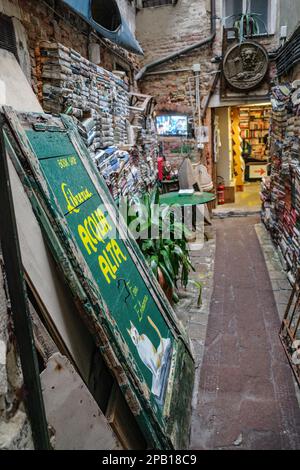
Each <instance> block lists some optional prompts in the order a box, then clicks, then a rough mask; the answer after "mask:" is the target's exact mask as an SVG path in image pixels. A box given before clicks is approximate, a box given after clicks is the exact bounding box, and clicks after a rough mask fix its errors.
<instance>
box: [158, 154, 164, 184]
mask: <svg viewBox="0 0 300 470" xmlns="http://www.w3.org/2000/svg"><path fill="white" fill-rule="evenodd" d="M164 165H165V160H164V158H163V157H158V159H157V166H158V179H159V181H162V180H163V179H164Z"/></svg>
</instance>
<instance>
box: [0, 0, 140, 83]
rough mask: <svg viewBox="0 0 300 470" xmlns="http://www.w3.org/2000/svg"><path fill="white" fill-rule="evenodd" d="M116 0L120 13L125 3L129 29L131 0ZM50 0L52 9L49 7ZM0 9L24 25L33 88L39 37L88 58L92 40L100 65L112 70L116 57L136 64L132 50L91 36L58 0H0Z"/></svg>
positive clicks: (133, 66) (131, 64) (73, 14)
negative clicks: (96, 49) (98, 46)
mask: <svg viewBox="0 0 300 470" xmlns="http://www.w3.org/2000/svg"><path fill="white" fill-rule="evenodd" d="M119 2H120V7H121V8H122V11H123V13H124V14H125V13H126V7H127V8H128V9H129V10H128V20H130V24H131V27H132V29H133V27H134V22H133V13H134V10H132V6H131V4H130V3H129V2H128V0H119ZM54 4H55V12H53V10H52V9H51V7H52V6H54ZM47 5H48V6H47ZM0 13H4V14H6V15H8V16H12V17H14V18H16V19H17V20H19V21H20V22H21V24H22V25H23V26H24V28H25V32H26V36H27V38H26V39H27V46H28V49H29V54H30V61H31V71H32V84H33V88H34V90H35V91H36V92H37V88H36V57H35V48H36V46H37V44H38V43H39V41H40V40H48V41H56V42H60V43H61V44H63V45H64V46H66V47H72V48H73V49H75V50H76V51H77V52H79V53H80V54H81V55H82V56H83V57H86V58H89V44H90V42H93V43H94V42H96V43H99V44H100V55H101V64H100V65H101V66H102V67H103V68H106V69H108V70H113V69H114V68H115V62H116V60H124V61H125V62H126V63H127V64H129V66H130V67H132V68H133V69H134V68H136V67H137V59H136V57H135V56H134V55H133V54H130V53H128V52H127V51H125V50H124V49H122V48H119V47H117V46H115V45H113V44H111V43H108V41H106V40H102V41H98V40H97V39H95V37H94V36H92V37H89V32H90V28H89V26H88V25H87V24H86V23H85V22H84V21H83V20H82V19H81V18H80V17H78V15H76V14H75V13H73V12H72V11H71V10H70V9H69V8H67V7H66V6H64V5H63V4H62V3H60V2H54V1H52V0H0ZM125 16H126V15H125ZM106 44H107V45H106Z"/></svg>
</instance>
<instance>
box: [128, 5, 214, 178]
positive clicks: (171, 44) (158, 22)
mask: <svg viewBox="0 0 300 470" xmlns="http://www.w3.org/2000/svg"><path fill="white" fill-rule="evenodd" d="M210 34H211V21H210V1H206V0H202V1H199V0H180V1H179V2H178V3H177V5H176V6H171V5H170V6H164V7H157V8H146V9H143V10H140V11H139V12H138V14H137V39H138V41H139V42H140V43H141V45H142V47H143V49H144V52H145V58H144V60H143V64H147V63H149V62H152V61H154V60H156V59H159V58H162V57H165V56H167V55H169V54H171V53H173V52H175V51H178V50H180V49H183V48H185V47H187V46H189V45H192V44H194V43H196V42H199V41H201V40H202V39H204V38H207V37H208V36H209V35H210ZM220 47H221V41H220V39H219V38H217V39H216V41H215V42H214V44H211V45H208V46H205V47H202V48H199V49H196V50H195V51H193V52H191V53H188V54H185V55H182V56H180V57H178V58H177V59H176V60H174V61H169V62H167V63H165V64H164V65H162V66H159V67H157V68H156V69H153V70H151V71H150V72H156V71H167V70H175V71H174V72H173V73H166V74H160V73H158V74H150V75H145V76H144V77H143V79H142V81H141V82H139V86H140V88H141V90H142V92H143V93H146V94H151V95H153V96H154V97H155V98H156V100H157V107H156V110H157V111H158V112H163V111H166V112H183V113H187V114H190V115H192V114H193V108H192V105H191V97H192V99H193V100H194V97H195V80H194V73H193V72H192V66H193V64H195V63H200V65H201V83H200V88H201V96H202V99H203V100H204V98H205V96H206V95H207V93H208V90H209V87H210V85H211V83H212V80H213V78H214V76H215V75H214V73H215V72H216V70H217V66H216V65H215V64H213V63H212V62H211V59H212V57H213V56H214V55H217V54H218V52H219V49H220ZM181 69H187V70H183V71H182V70H181ZM190 91H191V94H190ZM204 125H208V126H209V127H210V125H211V122H210V114H209V113H208V115H207V118H206V120H205V122H204ZM163 140H164V147H165V153H166V156H167V157H168V158H169V159H170V160H171V161H172V163H173V164H174V166H177V167H178V165H180V163H181V161H182V158H181V159H180V154H178V153H176V152H175V153H174V152H172V148H174V147H175V148H176V147H178V145H179V146H180V145H181V143H180V139H170V138H168V139H163ZM192 144H193V146H194V147H195V141H193V142H192ZM196 153H197V151H196ZM210 157H211V145H210V144H209V145H206V146H205V150H204V154H203V161H204V162H205V163H206V164H207V166H208V167H209V169H211V158H210Z"/></svg>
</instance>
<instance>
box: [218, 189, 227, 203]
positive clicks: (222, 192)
mask: <svg viewBox="0 0 300 470" xmlns="http://www.w3.org/2000/svg"><path fill="white" fill-rule="evenodd" d="M218 204H219V205H220V206H223V205H224V204H225V186H224V185H223V184H219V185H218Z"/></svg>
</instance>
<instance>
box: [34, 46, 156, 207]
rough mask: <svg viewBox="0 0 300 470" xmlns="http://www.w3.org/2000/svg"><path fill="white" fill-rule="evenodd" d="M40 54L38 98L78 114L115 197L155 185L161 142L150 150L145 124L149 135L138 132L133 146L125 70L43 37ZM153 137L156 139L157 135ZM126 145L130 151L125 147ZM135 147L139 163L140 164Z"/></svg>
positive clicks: (48, 108)
mask: <svg viewBox="0 0 300 470" xmlns="http://www.w3.org/2000/svg"><path fill="white" fill-rule="evenodd" d="M36 57H37V77H38V90H39V99H40V101H41V103H42V106H43V109H44V111H45V112H46V113H51V114H61V113H67V114H68V115H70V116H72V117H73V118H74V120H75V122H76V124H77V127H78V130H79V133H80V135H81V137H82V139H83V141H84V143H85V144H86V146H87V147H88V149H89V152H90V155H91V157H92V159H93V161H94V162H95V163H96V165H97V167H98V169H99V171H100V173H101V174H102V176H103V177H104V178H105V180H106V182H107V185H108V187H109V189H110V191H111V193H112V195H113V197H114V198H115V199H117V198H119V197H120V196H121V195H127V194H132V195H133V194H136V193H138V192H140V191H141V190H142V188H144V187H147V189H149V187H150V186H151V185H152V186H153V184H154V182H155V181H156V177H157V169H156V168H155V162H156V155H157V148H156V151H152V149H151V148H148V147H147V145H148V140H147V141H146V143H145V142H144V140H143V138H144V137H145V138H148V136H147V132H148V131H147V130H144V129H141V132H142V131H144V133H145V135H142V136H141V137H140V139H139V142H138V146H137V149H134V151H132V152H131V151H130V146H129V139H128V126H129V115H130V113H129V105H130V95H129V88H128V84H127V83H126V81H125V80H126V77H125V74H124V72H118V71H116V72H114V73H112V72H109V71H107V70H105V69H103V68H102V67H99V66H97V65H96V64H94V63H92V62H90V61H88V60H87V59H85V58H84V57H82V56H81V55H80V54H79V53H78V52H76V51H74V50H73V49H70V48H67V47H65V46H63V45H62V44H59V43H52V42H48V41H43V42H41V43H40V45H39V47H38V48H37V49H36ZM136 137H137V136H136ZM151 139H152V140H151V143H152V144H153V145H156V144H157V142H156V140H155V138H154V136H153V135H151ZM144 144H145V145H146V147H145V145H144ZM140 146H143V147H140ZM148 146H149V145H148ZM124 148H126V149H127V151H122V149H124ZM136 152H138V154H139V159H138V162H139V165H140V167H137V166H136V157H135V155H136ZM132 154H133V155H132ZM154 158H155V160H154ZM148 183H149V186H148Z"/></svg>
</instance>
